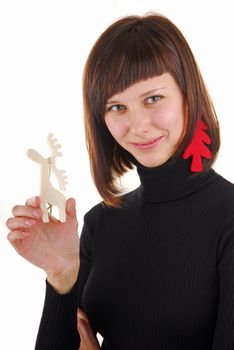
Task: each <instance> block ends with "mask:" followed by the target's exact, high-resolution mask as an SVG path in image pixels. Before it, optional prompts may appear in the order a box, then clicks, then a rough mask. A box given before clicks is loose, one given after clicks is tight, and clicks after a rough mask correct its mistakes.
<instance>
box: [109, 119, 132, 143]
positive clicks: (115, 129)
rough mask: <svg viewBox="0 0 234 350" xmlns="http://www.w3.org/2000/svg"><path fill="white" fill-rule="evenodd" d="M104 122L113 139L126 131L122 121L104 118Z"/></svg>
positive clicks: (121, 135)
mask: <svg viewBox="0 0 234 350" xmlns="http://www.w3.org/2000/svg"><path fill="white" fill-rule="evenodd" d="M105 122H106V126H107V128H108V130H109V131H110V133H111V135H112V136H113V137H114V138H115V139H119V138H121V137H123V136H124V135H125V134H126V133H127V127H126V125H125V123H124V122H123V121H121V120H118V121H116V120H115V121H114V120H112V119H108V118H106V119H105Z"/></svg>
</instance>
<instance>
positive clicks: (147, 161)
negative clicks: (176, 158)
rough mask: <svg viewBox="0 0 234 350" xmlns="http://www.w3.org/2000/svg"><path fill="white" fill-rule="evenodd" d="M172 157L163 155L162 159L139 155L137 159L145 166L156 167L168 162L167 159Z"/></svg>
mask: <svg viewBox="0 0 234 350" xmlns="http://www.w3.org/2000/svg"><path fill="white" fill-rule="evenodd" d="M170 157H171V156H167V157H161V158H160V159H146V157H141V158H140V157H138V158H136V159H137V161H138V162H139V163H141V164H142V165H143V166H145V167H147V168H155V167H157V166H160V165H162V164H164V163H166V161H168V159H169V158H170Z"/></svg>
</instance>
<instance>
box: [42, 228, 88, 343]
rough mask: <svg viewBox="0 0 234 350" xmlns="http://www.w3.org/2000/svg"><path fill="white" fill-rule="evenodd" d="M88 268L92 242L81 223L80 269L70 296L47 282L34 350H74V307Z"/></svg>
mask: <svg viewBox="0 0 234 350" xmlns="http://www.w3.org/2000/svg"><path fill="white" fill-rule="evenodd" d="M90 268H91V242H90V238H89V236H88V231H87V229H86V225H85V224H84V226H83V229H82V232H81V235H80V269H79V274H78V279H77V281H76V283H75V285H74V286H73V288H72V289H71V291H70V292H69V293H66V294H59V293H57V292H56V291H55V290H54V289H53V287H52V286H51V285H50V284H49V283H48V281H46V294H45V302H44V308H43V312H42V317H41V322H40V326H39V330H38V334H37V339H36V345H35V350H52V349H53V350H77V349H78V347H79V345H80V337H79V333H78V330H77V307H78V305H79V306H81V307H82V292H83V288H84V285H85V283H86V280H87V278H88V275H89V272H90Z"/></svg>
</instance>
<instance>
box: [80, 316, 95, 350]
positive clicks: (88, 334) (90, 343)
mask: <svg viewBox="0 0 234 350" xmlns="http://www.w3.org/2000/svg"><path fill="white" fill-rule="evenodd" d="M77 328H78V331H79V333H80V337H81V340H82V341H83V342H84V344H85V345H86V346H87V348H88V349H98V348H99V343H98V341H97V338H96V337H95V335H94V333H93V330H92V328H91V326H90V324H89V322H87V321H85V320H84V319H82V318H79V317H78V325H77Z"/></svg>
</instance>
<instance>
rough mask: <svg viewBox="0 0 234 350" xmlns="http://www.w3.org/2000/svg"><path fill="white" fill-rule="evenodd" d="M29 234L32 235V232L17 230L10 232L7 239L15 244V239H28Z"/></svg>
mask: <svg viewBox="0 0 234 350" xmlns="http://www.w3.org/2000/svg"><path fill="white" fill-rule="evenodd" d="M29 236H30V232H27V231H19V230H16V231H11V232H9V233H8V235H7V239H8V241H9V242H10V243H12V244H13V243H15V241H17V240H22V239H26V238H27V237H29Z"/></svg>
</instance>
